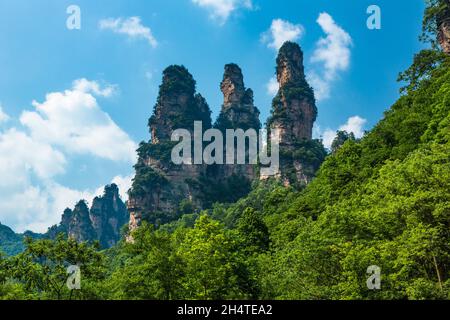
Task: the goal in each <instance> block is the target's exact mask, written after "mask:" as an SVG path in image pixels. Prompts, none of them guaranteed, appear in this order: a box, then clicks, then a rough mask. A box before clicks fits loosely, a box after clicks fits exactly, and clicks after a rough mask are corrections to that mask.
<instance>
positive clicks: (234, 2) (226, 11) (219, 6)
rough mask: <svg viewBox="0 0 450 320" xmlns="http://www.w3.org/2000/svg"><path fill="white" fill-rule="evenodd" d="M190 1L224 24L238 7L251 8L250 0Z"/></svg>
mask: <svg viewBox="0 0 450 320" xmlns="http://www.w3.org/2000/svg"><path fill="white" fill-rule="evenodd" d="M192 2H193V3H194V4H196V5H198V6H200V7H202V8H205V9H207V10H208V11H209V12H210V14H211V15H210V17H211V18H213V19H217V20H218V21H219V22H220V23H221V24H224V23H225V22H226V21H227V20H228V18H229V17H230V15H231V14H232V13H233V11H235V10H237V9H239V8H246V9H252V8H253V4H252V1H251V0H192Z"/></svg>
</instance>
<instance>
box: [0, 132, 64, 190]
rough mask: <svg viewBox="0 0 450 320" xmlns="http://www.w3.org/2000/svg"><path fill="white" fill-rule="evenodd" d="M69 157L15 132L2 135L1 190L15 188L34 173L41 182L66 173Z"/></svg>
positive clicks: (0, 154)
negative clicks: (30, 173)
mask: <svg viewBox="0 0 450 320" xmlns="http://www.w3.org/2000/svg"><path fill="white" fill-rule="evenodd" d="M65 165H66V157H65V156H64V155H63V154H62V153H61V152H60V151H58V150H55V149H54V148H53V147H52V146H51V145H49V144H47V143H45V142H41V141H37V140H34V139H32V138H31V137H30V136H28V135H27V134H26V133H24V132H21V131H18V130H17V129H15V128H12V129H9V130H8V131H6V132H4V133H0V177H1V179H0V187H4V188H14V187H15V186H16V185H20V184H22V183H24V182H26V181H27V179H28V176H29V172H30V171H31V172H32V173H33V174H34V175H36V176H37V177H38V178H40V179H49V178H52V177H53V176H55V175H57V174H61V173H64V171H65Z"/></svg>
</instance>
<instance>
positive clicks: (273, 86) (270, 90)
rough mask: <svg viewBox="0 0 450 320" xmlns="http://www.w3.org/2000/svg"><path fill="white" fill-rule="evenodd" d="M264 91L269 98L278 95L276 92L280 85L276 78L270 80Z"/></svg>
mask: <svg viewBox="0 0 450 320" xmlns="http://www.w3.org/2000/svg"><path fill="white" fill-rule="evenodd" d="M266 89H267V94H268V95H269V96H275V95H276V94H277V93H278V90H280V85H279V84H278V80H277V77H272V78H270V80H269V82H268V83H267V85H266Z"/></svg>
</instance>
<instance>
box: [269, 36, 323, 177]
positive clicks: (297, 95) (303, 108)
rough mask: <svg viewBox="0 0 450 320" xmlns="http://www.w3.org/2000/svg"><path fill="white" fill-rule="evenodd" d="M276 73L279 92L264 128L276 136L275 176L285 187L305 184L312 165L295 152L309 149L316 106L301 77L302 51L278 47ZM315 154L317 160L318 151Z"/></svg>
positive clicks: (292, 45)
mask: <svg viewBox="0 0 450 320" xmlns="http://www.w3.org/2000/svg"><path fill="white" fill-rule="evenodd" d="M276 71H277V80H278V83H279V87H280V89H279V91H278V94H277V95H276V97H275V98H274V99H273V104H272V115H271V118H270V119H269V120H268V129H269V131H273V130H274V129H277V130H279V133H280V173H279V176H280V177H281V178H282V179H283V181H284V182H285V184H286V185H290V184H294V185H305V184H307V183H308V182H309V181H310V180H311V179H312V177H313V175H314V172H315V165H314V164H313V162H314V161H307V159H306V156H305V155H304V154H301V153H299V152H301V150H302V149H304V148H305V147H307V148H309V147H311V145H310V144H311V143H312V142H313V140H312V130H313V126H314V122H315V121H316V118H317V107H316V104H315V98H314V92H313V89H312V88H311V87H310V86H309V84H308V82H307V81H306V78H305V72H304V66H303V52H302V50H301V48H300V46H299V45H298V44H296V43H293V42H286V43H285V44H284V45H283V46H282V47H281V48H280V51H279V54H278V57H277V68H276ZM312 147H314V146H312ZM317 151H318V154H317V157H318V159H317V160H318V161H320V160H321V159H320V158H321V157H322V155H321V154H320V153H321V152H320V148H317ZM261 178H262V179H265V178H267V177H261Z"/></svg>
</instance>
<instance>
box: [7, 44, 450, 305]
mask: <svg viewBox="0 0 450 320" xmlns="http://www.w3.org/2000/svg"><path fill="white" fill-rule="evenodd" d="M400 79H401V80H402V81H404V82H405V84H406V86H405V89H404V91H403V95H402V96H401V97H400V98H399V100H398V101H397V102H396V103H395V104H394V105H393V106H392V107H391V108H390V109H389V110H388V111H387V112H386V113H385V116H384V118H383V119H382V120H380V122H379V123H378V124H377V125H376V126H375V128H374V129H373V130H372V131H371V132H369V133H367V134H366V135H365V136H364V137H363V138H362V139H361V140H355V139H348V140H347V141H346V142H345V143H344V144H343V145H342V146H339V145H340V143H339V144H338V143H336V144H334V145H335V147H336V148H335V150H334V152H333V153H332V154H331V155H329V156H328V157H327V159H326V160H325V162H324V163H323V164H322V166H321V168H320V170H319V172H318V174H317V177H316V178H315V179H314V180H313V182H312V183H311V184H309V185H308V186H307V187H306V188H305V189H304V190H301V191H296V190H294V189H291V188H289V187H285V186H282V185H280V184H279V183H278V182H276V181H267V182H261V183H259V184H257V185H254V186H253V190H252V192H251V193H250V194H249V195H248V196H247V197H246V198H244V199H241V200H239V201H238V202H236V203H234V204H231V205H230V204H216V205H215V206H214V208H213V209H211V210H208V211H205V212H202V213H192V214H186V215H184V216H183V217H182V218H181V219H180V220H179V221H176V222H172V223H170V224H166V225H163V226H159V227H158V229H155V227H154V226H152V225H149V224H145V223H144V224H143V225H142V226H141V227H140V228H139V229H137V230H136V231H135V233H134V234H133V236H134V242H133V243H125V242H121V243H119V244H118V245H117V246H115V247H113V248H112V249H109V250H107V251H102V252H99V251H98V250H97V249H96V248H95V247H91V246H89V245H87V244H85V243H83V244H77V243H76V242H75V241H73V240H65V239H64V238H63V237H58V238H57V239H56V240H31V239H28V240H27V241H26V250H25V251H24V252H23V253H21V254H19V255H17V256H15V257H12V258H8V259H6V258H1V257H0V298H4V299H14V298H19V299H35V298H49V299H68V298H73V299H237V298H242V299H249V298H254V299H449V298H450V59H449V57H448V55H447V56H445V55H443V54H442V53H441V52H439V51H437V50H434V49H433V50H427V51H423V52H421V53H420V54H418V55H417V56H416V58H415V59H414V64H413V65H412V67H411V68H410V69H408V70H407V71H406V72H405V73H403V74H402V75H401V77H400ZM70 264H79V265H80V266H81V271H82V275H83V282H82V287H81V290H78V291H75V292H72V293H71V292H69V291H68V290H67V289H66V287H65V280H66V278H67V275H66V273H65V268H66V267H67V266H68V265H70ZM369 266H378V267H379V268H381V289H380V290H369V289H368V288H367V285H366V281H367V279H368V277H369V275H368V274H367V268H368V267H369Z"/></svg>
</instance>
